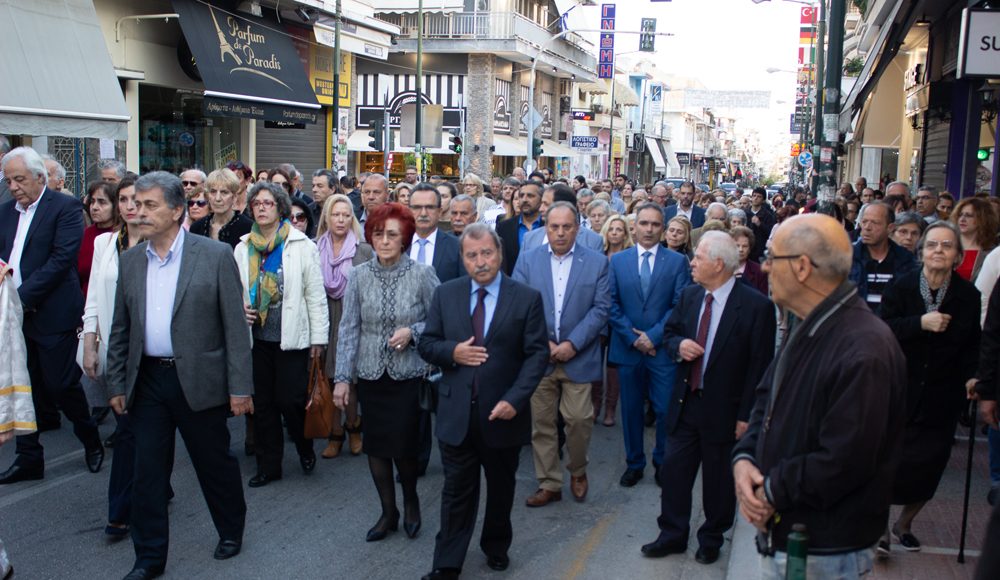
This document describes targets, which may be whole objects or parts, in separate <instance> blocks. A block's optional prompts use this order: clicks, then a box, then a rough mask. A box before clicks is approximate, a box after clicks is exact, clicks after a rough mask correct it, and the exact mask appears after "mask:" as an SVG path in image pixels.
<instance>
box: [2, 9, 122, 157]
mask: <svg viewBox="0 0 1000 580" xmlns="http://www.w3.org/2000/svg"><path fill="white" fill-rule="evenodd" d="M0 55H3V56H2V57H0V79H2V80H0V133H7V134H13V135H52V136H57V137H79V138H85V137H90V138H105V139H117V140H125V139H127V138H128V121H129V113H128V108H127V107H126V106H125V97H124V95H122V90H121V86H120V85H119V84H118V78H117V77H116V76H115V69H114V66H113V65H112V64H111V57H110V56H109V55H108V47H107V45H105V43H104V35H103V34H102V33H101V26H100V24H99V23H98V21H97V12H96V11H95V10H94V5H93V3H92V2H91V1H90V0H48V1H45V2H40V1H38V0H0Z"/></svg>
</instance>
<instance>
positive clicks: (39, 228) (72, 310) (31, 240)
mask: <svg viewBox="0 0 1000 580" xmlns="http://www.w3.org/2000/svg"><path fill="white" fill-rule="evenodd" d="M15 204H17V201H16V200H14V199H11V200H10V201H7V202H6V203H3V204H0V259H2V260H3V261H5V262H8V261H10V254H11V252H12V251H13V250H14V237H15V236H16V235H17V224H18V222H19V221H20V218H21V214H20V212H18V211H17V208H15V207H14V206H15ZM82 210H83V206H82V205H81V204H80V202H79V201H77V199H76V198H74V197H70V196H68V195H64V194H62V193H59V192H56V191H52V190H51V189H49V188H45V189H44V191H43V193H42V198H41V199H40V200H39V201H38V206H37V207H36V208H35V215H34V217H33V218H32V220H31V227H29V228H28V233H27V236H26V237H25V239H24V246H23V249H22V251H21V263H20V269H21V286H20V288H18V289H17V293H18V296H19V297H20V298H21V303H22V304H23V306H24V323H23V329H24V334H25V336H27V337H28V338H33V339H38V338H40V337H42V336H46V335H55V334H62V333H65V332H73V331H74V330H75V329H76V327H78V326H79V325H80V317H81V316H82V315H83V291H82V290H81V289H80V278H79V276H78V274H77V271H76V264H77V255H78V254H79V253H80V244H81V243H82V240H83V229H84V228H83V211H82ZM4 342H5V341H4ZM4 346H6V344H4Z"/></svg>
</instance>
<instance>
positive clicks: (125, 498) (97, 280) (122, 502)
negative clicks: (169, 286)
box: [82, 176, 142, 540]
mask: <svg viewBox="0 0 1000 580" xmlns="http://www.w3.org/2000/svg"><path fill="white" fill-rule="evenodd" d="M134 185H135V177H132V176H126V177H125V178H124V179H122V180H121V181H120V182H118V185H117V187H116V190H115V203H116V204H117V206H118V215H119V216H120V217H121V219H120V220H119V222H120V223H122V226H121V228H119V229H118V230H116V231H112V232H107V233H104V234H101V235H99V236H97V239H96V240H94V261H93V265H92V266H91V270H90V286H89V289H88V291H87V304H86V306H85V307H84V310H83V364H82V367H83V372H84V373H86V374H87V377H88V378H90V380H92V381H94V382H95V383H96V384H97V386H98V387H99V388H100V389H101V390H104V389H105V384H104V373H105V371H106V370H107V360H108V347H107V340H108V335H109V334H110V332H111V320H112V318H114V314H115V291H116V290H117V289H118V259H119V256H121V254H122V252H125V251H126V250H128V249H129V248H133V247H135V246H136V245H137V244H139V242H141V241H142V238H141V237H140V236H139V233H138V232H137V231H134V230H135V229H136V228H133V229H132V230H130V229H129V224H131V223H132V222H133V221H135V218H136V215H137V214H138V212H139V208H138V207H137V206H136V204H135V187H134ZM115 420H116V421H117V422H118V425H117V428H116V429H115V435H114V436H113V437H114V444H115V453H114V457H113V459H112V461H111V478H110V480H109V481H108V524H107V526H105V528H104V533H105V534H107V536H108V538H109V539H114V540H120V539H123V538H124V537H125V536H127V535H128V530H129V528H128V523H129V520H130V518H131V513H132V476H133V473H134V468H135V437H134V436H133V434H132V427H131V425H130V424H129V416H128V415H127V414H126V415H116V416H115Z"/></svg>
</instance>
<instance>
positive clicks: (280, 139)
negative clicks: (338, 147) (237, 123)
mask: <svg viewBox="0 0 1000 580" xmlns="http://www.w3.org/2000/svg"><path fill="white" fill-rule="evenodd" d="M281 163H291V164H292V165H294V166H295V168H296V169H298V170H299V171H300V172H302V191H303V192H305V193H306V194H309V195H311V193H310V192H311V191H312V174H313V171H316V170H317V169H322V168H324V167H326V119H325V117H324V116H323V115H320V118H319V121H318V122H317V123H313V124H311V125H310V124H306V128H305V129H284V128H282V129H269V128H266V127H264V121H257V166H256V167H254V170H255V171H258V172H259V171H261V170H262V169H271V168H274V167H277V166H278V165H279V164H281Z"/></svg>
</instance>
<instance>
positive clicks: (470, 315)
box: [418, 224, 550, 580]
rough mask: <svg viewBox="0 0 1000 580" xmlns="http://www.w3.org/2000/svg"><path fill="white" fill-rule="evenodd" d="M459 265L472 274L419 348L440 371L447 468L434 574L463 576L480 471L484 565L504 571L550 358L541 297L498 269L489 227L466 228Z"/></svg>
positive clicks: (444, 295) (499, 253) (446, 291)
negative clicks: (521, 467)
mask: <svg viewBox="0 0 1000 580" xmlns="http://www.w3.org/2000/svg"><path fill="white" fill-rule="evenodd" d="M460 243H461V247H462V260H463V262H464V263H465V269H466V271H468V272H469V274H470V276H463V277H461V278H457V279H455V280H452V281H450V282H446V283H444V284H442V285H440V286H438V288H437V290H436V291H435V292H434V298H433V300H432V303H431V309H430V312H428V314H427V322H426V325H425V327H424V332H423V335H422V336H421V337H420V342H419V344H418V348H419V350H420V356H422V357H423V358H424V360H426V361H427V362H429V363H431V364H433V365H436V366H438V367H441V370H442V372H443V373H444V376H443V377H442V379H441V382H440V384H439V397H438V410H437V414H438V416H437V436H438V444H439V446H440V448H441V462H442V464H443V466H444V477H445V481H444V489H443V490H442V492H441V530H440V531H439V532H438V535H437V538H436V542H435V547H434V566H433V568H434V570H433V572H431V573H430V574H427V575H426V576H424V578H425V579H430V580H435V579H442V578H458V575H459V573H460V572H461V570H462V564H463V563H464V562H465V555H466V552H467V551H468V548H469V541H470V540H471V539H472V532H473V530H474V529H475V526H476V512H477V511H478V508H479V481H480V467H482V469H483V471H484V472H485V474H486V483H487V495H486V515H485V519H484V521H483V532H482V536H481V538H480V541H479V546H480V548H481V549H482V550H483V552H484V553H485V554H486V557H487V560H486V563H487V565H488V566H489V567H490V568H492V569H494V570H506V569H507V567H508V566H509V565H510V558H509V556H508V554H507V551H508V550H509V548H510V544H511V541H512V539H513V530H512V527H511V522H510V510H511V507H512V506H513V504H514V482H515V474H516V472H517V464H518V454H519V452H520V450H521V446H523V445H526V444H528V443H529V442H530V441H531V413H530V410H529V404H530V400H531V395H532V393H534V391H535V387H536V386H537V385H538V383H539V381H540V380H541V379H542V376H543V375H544V374H545V368H546V366H547V365H548V362H549V356H550V352H549V345H548V340H547V339H546V337H547V334H548V333H547V332H546V329H545V315H544V312H543V306H542V296H541V294H539V293H538V291H537V290H534V289H532V288H530V287H528V286H525V285H524V284H521V283H520V282H515V281H514V280H511V279H510V278H508V277H507V276H504V275H502V274H501V273H500V265H501V263H502V261H503V250H502V246H501V243H500V238H499V236H497V234H496V232H494V231H493V230H492V229H490V227H489V226H487V225H485V224H472V225H470V226H468V227H467V228H465V232H464V233H463V234H462V238H461V240H460Z"/></svg>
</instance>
